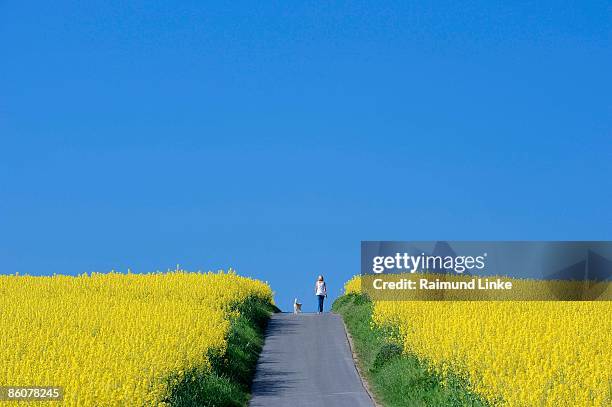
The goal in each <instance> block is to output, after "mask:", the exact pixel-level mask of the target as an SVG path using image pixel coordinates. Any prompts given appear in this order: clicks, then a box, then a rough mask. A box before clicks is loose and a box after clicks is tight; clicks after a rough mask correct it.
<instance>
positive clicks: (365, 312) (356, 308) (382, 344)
mask: <svg viewBox="0 0 612 407" xmlns="http://www.w3.org/2000/svg"><path fill="white" fill-rule="evenodd" d="M372 306H373V304H372V302H371V300H370V299H369V298H368V297H367V296H366V295H364V294H346V295H343V296H341V297H339V298H337V299H336V301H334V304H333V305H332V310H333V311H334V312H336V313H338V314H339V315H341V316H342V318H343V320H344V323H345V325H346V328H347V330H348V333H349V334H350V335H351V338H352V341H353V345H354V349H353V350H354V352H355V354H356V356H357V362H358V365H359V370H360V372H361V373H362V375H364V376H365V377H364V379H365V380H367V383H368V384H369V388H370V390H371V391H372V392H373V393H374V397H375V399H376V402H377V403H380V404H381V405H383V406H386V407H395V406H398V407H399V406H406V405H415V406H428V405H436V406H470V407H477V406H483V407H485V406H489V404H488V403H487V402H486V401H485V400H483V399H482V398H481V397H480V396H478V395H476V394H474V393H472V392H470V391H469V389H468V388H467V384H466V383H465V382H463V381H461V380H460V379H459V378H457V377H450V378H446V380H443V378H442V377H440V376H438V375H437V374H435V373H434V372H433V371H432V370H431V369H428V367H427V364H426V363H425V362H423V361H420V360H419V359H418V358H416V357H415V356H413V355H406V354H404V353H403V352H402V351H403V349H402V347H401V346H400V345H399V344H397V342H396V341H394V340H392V339H391V337H392V336H394V335H392V334H391V333H390V332H386V331H383V330H381V329H378V328H376V327H374V326H373V325H372Z"/></svg>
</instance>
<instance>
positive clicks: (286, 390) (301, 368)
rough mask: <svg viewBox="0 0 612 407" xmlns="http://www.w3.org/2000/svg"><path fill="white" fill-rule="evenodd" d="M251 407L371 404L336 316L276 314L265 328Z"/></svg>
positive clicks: (328, 314)
mask: <svg viewBox="0 0 612 407" xmlns="http://www.w3.org/2000/svg"><path fill="white" fill-rule="evenodd" d="M265 339H266V341H265V344H264V348H263V350H262V352H261V355H260V356H259V361H258V362H257V370H256V372H255V378H254V381H253V387H252V395H253V397H252V399H251V402H250V406H251V407H287V406H292V407H301V406H317V407H323V406H331V407H336V406H338V407H345V406H346V407H366V406H367V407H372V406H373V405H374V404H373V403H372V400H371V399H370V397H369V396H368V393H367V392H366V391H365V389H364V387H363V385H362V383H361V379H360V378H359V375H358V373H357V369H356V368H355V365H354V363H353V357H352V355H351V351H350V348H349V344H348V340H347V338H346V333H345V331H344V325H343V323H342V320H341V317H340V316H339V315H336V314H331V313H325V314H321V315H319V314H307V313H304V314H298V315H294V314H290V313H278V314H274V315H272V319H271V320H270V322H269V324H268V328H267V330H266V336H265Z"/></svg>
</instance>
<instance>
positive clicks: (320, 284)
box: [317, 281, 327, 295]
mask: <svg viewBox="0 0 612 407" xmlns="http://www.w3.org/2000/svg"><path fill="white" fill-rule="evenodd" d="M326 291H327V290H326V287H325V281H317V295H325V294H327V293H326Z"/></svg>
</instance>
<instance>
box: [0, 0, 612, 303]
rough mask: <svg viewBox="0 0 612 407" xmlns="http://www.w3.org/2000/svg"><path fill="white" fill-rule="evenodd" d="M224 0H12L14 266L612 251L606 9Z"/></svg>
mask: <svg viewBox="0 0 612 407" xmlns="http://www.w3.org/2000/svg"><path fill="white" fill-rule="evenodd" d="M225 3H228V2H225ZM229 3H230V4H223V3H221V4H213V3H212V2H199V1H194V2H180V4H179V3H178V2H150V3H148V4H144V3H142V4H140V3H139V2H95V1H86V2H83V1H73V2H63V1H57V2H39V3H38V4H32V3H25V2H17V1H3V2H0V272H2V273H15V272H19V273H29V274H51V273H64V274H77V273H82V272H90V271H94V270H95V271H108V270H110V269H112V268H115V269H118V270H126V269H127V268H128V267H131V268H132V270H134V271H135V272H144V271H154V270H156V269H166V268H168V267H174V266H175V265H176V264H177V263H180V264H181V265H182V266H184V267H186V268H188V269H192V270H197V269H203V270H208V269H219V268H227V267H229V266H232V267H234V268H236V269H237V270H238V272H239V273H242V274H246V275H250V276H253V277H257V278H261V279H264V280H268V281H269V282H270V283H271V284H272V286H273V289H274V290H275V291H276V293H277V302H278V303H279V305H280V306H281V307H282V308H284V309H288V308H289V306H290V303H291V302H292V301H293V298H294V297H295V296H297V297H299V298H300V299H301V300H302V301H303V302H304V303H305V308H306V309H308V310H314V308H315V302H314V297H312V286H313V282H314V278H315V276H316V275H317V274H319V273H322V274H324V275H325V276H326V278H327V280H328V284H329V287H330V290H331V291H332V293H333V294H334V296H335V295H337V294H338V293H339V292H340V289H341V285H342V283H343V282H344V281H345V280H346V279H347V278H348V277H350V276H351V275H353V274H356V273H358V272H359V248H360V241H361V240H378V239H384V240H430V239H449V240H451V239H454V240H461V239H480V240H486V239H570V240H571V239H612V211H611V209H612V132H611V129H612V126H611V114H610V113H611V109H610V108H611V103H610V95H611V94H612V87H611V79H610V77H611V75H610V72H612V58H611V52H610V51H611V49H610V43H611V38H612V36H611V34H612V30H611V24H610V23H611V21H612V11H611V8H610V7H609V3H608V2H605V1H601V2H593V1H583V2H559V1H551V2H546V1H538V2H533V4H531V5H518V4H517V5H513V4H507V3H508V2H505V3H506V4H493V2H490V1H482V2H476V1H472V2H465V3H462V4H459V2H455V1H448V2H435V6H434V5H431V4H425V5H418V4H410V5H407V4H405V3H407V2H380V1H376V2H335V4H325V3H321V2H308V3H306V2H281V1H274V2H265V1H264V2H252V1H250V2H242V1H234V2H229ZM421 3H431V2H421Z"/></svg>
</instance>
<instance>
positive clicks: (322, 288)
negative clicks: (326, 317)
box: [315, 276, 327, 314]
mask: <svg viewBox="0 0 612 407" xmlns="http://www.w3.org/2000/svg"><path fill="white" fill-rule="evenodd" d="M315 295H316V296H317V298H318V299H319V312H318V313H319V314H322V313H323V300H325V297H327V286H326V285H325V281H324V280H323V276H319V278H318V279H317V282H316V283H315Z"/></svg>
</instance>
